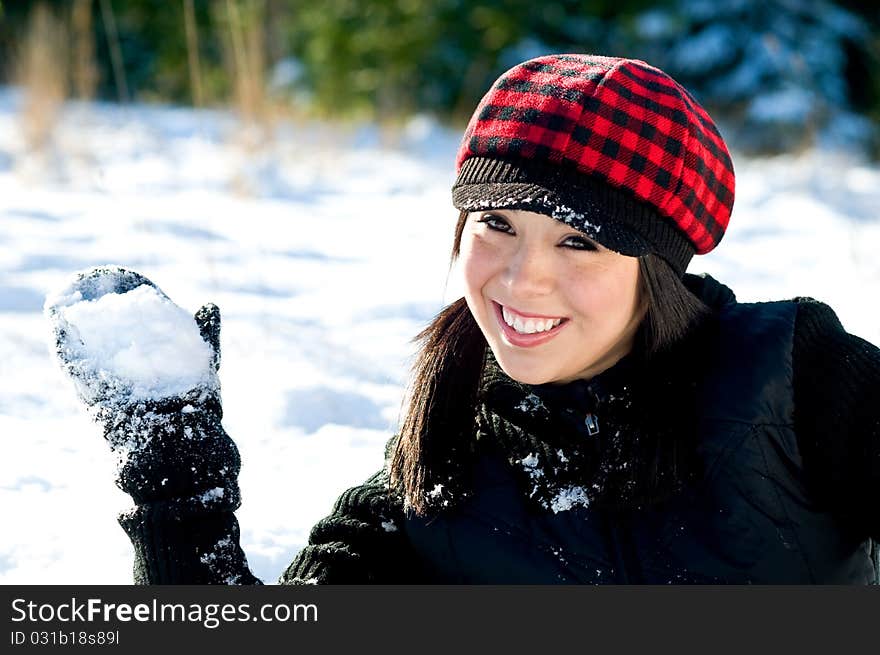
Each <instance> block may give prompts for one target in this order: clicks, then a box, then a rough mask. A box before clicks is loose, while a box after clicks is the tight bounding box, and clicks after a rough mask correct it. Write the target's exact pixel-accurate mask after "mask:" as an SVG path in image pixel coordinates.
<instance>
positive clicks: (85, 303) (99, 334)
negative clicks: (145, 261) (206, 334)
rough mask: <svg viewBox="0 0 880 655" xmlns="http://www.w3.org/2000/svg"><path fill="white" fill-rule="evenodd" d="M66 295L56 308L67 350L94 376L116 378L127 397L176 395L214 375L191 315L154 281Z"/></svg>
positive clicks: (206, 350) (202, 383)
mask: <svg viewBox="0 0 880 655" xmlns="http://www.w3.org/2000/svg"><path fill="white" fill-rule="evenodd" d="M69 300H70V301H72V302H71V304H69V305H67V306H62V307H59V309H58V311H59V314H60V317H61V318H62V319H63V320H64V321H65V322H66V323H67V324H68V325H67V328H68V338H69V344H68V345H69V348H70V351H71V352H70V353H69V354H70V355H72V356H73V358H75V359H77V360H79V361H80V363H81V364H82V366H83V368H84V369H86V370H91V371H92V372H94V373H95V374H96V375H97V376H98V377H99V378H104V379H106V378H111V379H117V380H119V381H120V382H121V383H122V384H123V385H124V386H125V387H127V388H129V389H130V395H129V399H130V400H133V401H137V400H142V399H161V398H167V397H172V396H178V395H181V394H183V393H185V392H187V391H190V390H192V389H194V388H196V387H198V386H205V385H206V384H207V383H208V382H209V381H210V380H211V378H212V377H213V375H214V369H213V364H212V357H213V352H212V350H211V347H210V346H209V345H208V344H207V343H206V342H205V341H204V339H202V336H201V334H200V333H199V328H198V325H196V322H195V320H194V319H193V317H192V316H190V315H189V314H188V313H187V312H185V311H184V310H183V309H181V308H180V307H178V306H177V305H175V304H174V303H172V302H171V301H170V300H169V299H168V298H167V297H165V296H163V295H162V294H161V292H159V291H158V290H157V289H156V288H155V287H152V286H149V285H141V286H139V287H136V288H135V289H132V290H131V291H128V292H126V293H106V294H104V295H101V296H100V297H98V298H97V299H95V300H79V301H76V298H74V297H70V298H69ZM77 342H79V343H77Z"/></svg>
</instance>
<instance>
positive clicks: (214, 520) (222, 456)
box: [118, 401, 262, 585]
mask: <svg viewBox="0 0 880 655" xmlns="http://www.w3.org/2000/svg"><path fill="white" fill-rule="evenodd" d="M178 407H179V405H178ZM163 409H165V410H166V411H165V412H164V413H163V416H164V418H165V420H163V421H160V422H158V423H157V422H155V420H154V421H151V424H154V425H158V426H161V429H159V430H155V429H153V428H151V427H147V428H144V427H143V426H140V430H142V431H143V430H144V429H146V430H147V436H148V437H149V440H150V443H151V444H152V447H153V452H152V453H151V456H150V458H149V461H147V460H145V459H143V458H141V459H140V460H139V461H138V462H137V465H136V466H133V467H128V468H127V469H125V468H124V469H123V474H122V475H121V476H120V480H119V482H118V484H120V486H122V487H123V489H124V490H126V491H128V492H129V493H130V494H131V496H132V498H133V499H134V500H135V506H134V507H133V508H132V509H131V510H129V511H127V512H124V513H123V514H120V515H119V517H118V521H119V524H120V525H121V526H122V528H123V530H125V532H126V534H128V537H129V539H131V543H132V546H133V547H134V582H135V584H144V585H154V584H226V585H246V584H262V582H261V581H260V580H259V578H257V577H256V576H254V575H253V573H251V571H250V569H249V568H248V563H247V559H246V557H245V554H244V552H243V551H242V549H241V547H240V546H239V536H240V533H239V527H238V521H237V519H236V518H235V514H234V511H235V510H236V509H238V507H239V506H240V505H241V494H240V492H239V489H238V481H237V480H238V472H239V468H240V458H239V455H238V450H237V448H236V446H235V444H234V443H233V441H232V440H231V439H230V438H229V436H228V435H227V434H226V432H225V431H224V430H223V427H222V426H221V423H220V421H221V409H220V404H219V401H217V402H216V403H205V404H204V405H202V406H201V407H199V408H197V409H194V408H193V406H192V405H189V406H188V409H187V411H186V412H181V411H179V410H178V409H177V407H173V408H163ZM174 410H177V411H174ZM142 434H143V433H142ZM189 444H195V448H192V447H191V446H190V445H189ZM181 472H182V473H181ZM165 489H167V490H168V491H165Z"/></svg>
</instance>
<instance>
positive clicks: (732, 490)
mask: <svg viewBox="0 0 880 655" xmlns="http://www.w3.org/2000/svg"><path fill="white" fill-rule="evenodd" d="M457 170H458V177H457V180H456V182H455V186H454V187H453V202H454V205H455V206H456V207H457V208H458V209H459V210H460V212H461V213H460V216H459V221H458V224H457V226H456V233H455V245H454V250H453V257H454V258H455V257H459V258H460V259H461V263H462V269H463V271H464V279H465V288H466V293H465V297H464V298H463V299H461V300H459V301H457V302H455V303H453V304H452V305H450V306H449V307H447V308H446V309H444V310H443V311H442V312H441V313H440V314H439V315H438V316H437V317H436V319H435V320H434V321H433V322H432V324H431V325H429V326H428V328H426V329H425V331H424V332H423V333H422V334H421V335H420V343H421V349H420V351H419V356H418V359H417V362H416V366H415V371H414V377H413V381H412V384H411V387H410V393H409V396H408V398H407V404H406V411H405V413H404V417H403V421H402V425H401V429H400V431H399V434H398V435H396V436H395V437H394V438H393V439H392V440H391V441H390V442H389V444H388V448H387V452H386V457H387V466H386V467H385V468H384V469H383V470H381V471H379V472H378V473H376V474H375V475H374V476H373V477H371V478H370V479H369V480H367V481H366V482H365V483H364V484H362V485H360V486H357V487H354V488H352V489H349V490H348V491H346V492H345V493H343V494H342V495H341V496H340V497H339V499H338V500H337V502H336V504H335V506H334V508H333V512H332V513H331V514H330V515H329V516H328V517H327V518H325V519H323V520H322V521H320V522H319V523H318V524H317V525H316V526H314V528H313V529H312V532H311V535H310V538H309V544H308V545H307V546H306V547H305V548H304V549H303V550H302V551H301V552H300V553H299V554H298V555H297V556H296V558H295V559H294V561H293V562H292V563H291V565H290V566H289V567H288V569H287V570H286V571H285V572H284V573H283V575H282V576H281V578H280V582H281V583H282V584H308V583H322V584H323V583H407V582H422V583H424V582H447V583H448V582H452V583H559V582H562V583H598V584H601V583H642V584H660V583H663V584H667V583H739V584H743V583H837V584H841V583H843V584H866V583H874V582H876V580H877V552H876V548H875V546H874V541H873V540H874V539H880V514H878V511H877V510H876V509H875V507H874V503H873V494H874V493H875V491H874V490H875V489H876V486H877V482H880V412H878V410H877V407H878V406H880V350H878V349H877V348H876V347H874V346H873V345H871V344H869V343H867V342H865V341H864V340H862V339H859V338H858V337H855V336H853V335H850V334H848V333H846V332H845V331H844V330H843V328H842V326H841V325H840V323H839V321H838V320H837V318H836V316H835V315H834V312H833V311H832V310H831V309H830V308H829V307H827V306H826V305H823V304H822V303H819V302H817V301H814V300H811V299H809V298H796V299H794V300H792V301H782V302H772V303H753V304H742V303H738V302H737V301H736V299H735V297H734V294H733V293H732V292H731V290H730V289H728V288H727V287H725V286H724V285H722V284H720V283H718V282H717V281H715V280H713V279H712V278H710V277H708V276H702V277H698V276H693V275H689V274H685V269H686V268H687V265H688V263H689V261H690V259H691V257H692V256H693V255H694V254H703V253H706V252H708V251H710V250H712V249H713V248H714V247H715V246H716V245H717V244H718V242H719V241H720V239H721V238H722V236H723V234H724V231H725V229H726V228H727V225H728V221H729V218H730V212H731V209H732V205H733V196H734V174H733V168H732V164H731V161H730V157H729V154H728V151H727V148H726V146H725V144H724V141H723V139H722V138H721V136H720V134H719V133H718V130H717V129H716V127H715V124H714V123H713V122H712V119H711V118H710V117H709V116H708V114H707V113H706V112H705V111H704V110H703V109H702V107H700V105H699V104H698V103H697V102H696V101H695V100H694V99H693V98H692V97H691V96H690V94H689V93H688V92H687V91H686V90H685V89H683V88H682V87H681V86H680V85H678V84H677V83H676V82H675V81H674V80H672V79H671V78H670V77H669V76H667V75H666V74H665V73H663V72H662V71H659V70H658V69H656V68H653V67H651V66H649V65H647V64H645V63H644V62H640V61H636V60H627V59H616V58H606V57H595V56H588V55H551V56H546V57H540V58H538V59H533V60H530V61H527V62H524V63H522V64H520V65H518V66H516V67H514V68H513V69H511V70H509V71H508V72H506V73H505V74H504V75H502V76H501V77H500V78H499V79H498V80H497V81H496V83H495V84H494V85H493V86H492V88H491V89H490V90H489V92H488V93H487V94H486V96H485V97H484V98H483V100H482V101H481V103H480V105H479V106H478V107H477V110H476V111H475V113H474V115H473V117H472V119H471V121H470V123H469V125H468V127H467V130H466V132H465V135H464V138H463V140H462V145H461V149H460V152H459V155H458V160H457ZM150 285H151V283H150V282H149V281H148V280H145V279H143V278H141V277H140V276H138V275H137V274H134V273H130V272H126V271H119V270H110V269H102V270H97V271H93V272H92V273H90V274H86V275H83V276H80V277H79V278H78V280H77V281H76V282H75V283H74V285H73V287H72V289H68V290H67V292H66V293H64V294H62V295H61V296H60V299H56V300H55V301H54V302H51V303H49V307H48V312H49V315H50V317H52V318H53V321H54V324H55V326H56V335H57V336H58V344H59V347H58V352H59V355H60V356H61V359H62V361H63V362H64V363H65V365H66V367H67V370H68V371H69V372H70V373H71V374H72V375H73V376H74V377H75V378H76V379H77V380H78V382H79V388H80V392H81V395H82V397H83V399H84V400H85V401H86V402H87V403H88V404H89V405H90V406H91V407H92V408H93V409H94V410H95V411H96V415H97V417H98V418H99V420H101V421H102V422H103V423H104V426H105V434H106V436H107V438H108V440H109V441H110V443H111V446H112V447H113V448H114V449H115V450H116V452H118V453H120V474H119V478H118V482H117V483H118V484H119V486H120V487H121V488H123V489H124V490H125V491H127V492H129V493H131V494H132V496H133V498H134V500H135V503H136V507H135V509H134V510H132V511H131V512H130V513H128V514H126V515H124V516H122V517H121V518H120V522H121V524H122V526H123V528H124V529H125V530H126V532H127V533H128V534H129V536H130V537H131V539H132V543H133V544H134V547H135V553H136V560H135V580H136V582H139V583H148V584H155V583H233V584H235V583H245V584H246V583H259V580H257V579H256V578H255V577H254V576H253V575H252V574H251V572H250V571H249V569H248V567H247V562H246V559H245V557H244V553H243V552H242V551H241V549H240V547H239V545H238V525H237V522H236V519H235V516H234V514H233V512H234V510H235V509H236V508H237V507H238V505H239V503H240V498H239V494H238V487H237V482H236V479H237V474H238V465H239V460H238V453H237V451H236V449H235V446H234V444H233V443H232V441H231V440H230V439H229V437H228V436H227V435H226V434H225V432H223V430H222V427H220V418H221V410H220V401H219V394H218V393H217V391H216V385H214V384H213V383H205V384H203V385H201V386H197V387H195V388H194V389H193V390H191V391H190V392H188V393H183V394H179V395H176V396H172V397H164V398H162V399H161V400H156V399H150V398H147V399H146V400H145V399H143V398H138V399H137V402H135V401H134V400H132V396H131V395H130V394H128V392H127V391H125V389H127V388H128V387H127V386H126V384H125V383H124V381H123V383H119V381H118V380H116V379H115V378H112V376H111V378H112V379H111V380H110V383H108V382H107V380H108V376H107V375H105V374H101V375H97V374H96V373H95V370H93V369H94V367H92V369H90V368H89V367H88V366H86V365H84V364H83V362H85V361H86V360H88V353H85V354H83V353H82V352H79V351H78V350H77V348H76V347H74V346H75V345H76V344H73V345H72V341H73V340H71V339H70V338H69V337H68V334H69V333H70V329H71V325H70V323H69V322H67V321H66V319H65V318H64V315H65V312H66V311H67V309H66V308H67V307H68V306H71V303H73V302H76V301H79V300H82V299H98V298H101V297H102V296H104V295H106V294H108V293H120V294H121V293H124V292H126V291H129V290H133V289H139V288H142V287H149V286H150ZM196 320H197V323H198V325H199V329H200V331H201V335H202V337H203V338H204V339H205V341H207V342H208V343H210V344H212V347H213V352H214V363H215V366H216V364H217V363H218V362H219V354H218V340H217V334H218V330H219V315H218V314H217V312H216V308H212V307H206V308H203V310H201V311H200V312H199V314H197V316H196ZM80 345H81V344H80ZM129 386H130V385H129ZM83 390H85V391H83ZM120 390H122V391H120ZM126 394H128V395H126Z"/></svg>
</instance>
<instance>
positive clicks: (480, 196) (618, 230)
mask: <svg viewBox="0 0 880 655" xmlns="http://www.w3.org/2000/svg"><path fill="white" fill-rule="evenodd" d="M452 202H453V204H454V205H455V207H456V208H457V209H460V210H464V211H480V210H488V209H521V210H526V211H533V212H537V213H540V214H546V215H548V216H552V217H553V218H555V219H557V220H559V221H562V222H563V223H565V224H567V225H570V226H571V227H573V228H574V229H576V230H578V231H580V232H583V233H584V234H586V235H587V236H588V237H590V238H591V239H593V240H595V241H597V242H598V243H600V244H602V245H603V246H605V247H606V248H608V249H610V250H613V251H615V252H618V253H620V254H622V255H628V256H630V257H638V256H640V255H645V254H647V253H655V254H657V255H659V256H660V257H662V258H663V259H665V260H666V261H667V262H669V263H670V264H671V265H672V267H673V268H674V269H675V271H676V272H677V273H678V274H679V275H684V271H685V269H686V268H687V265H688V263H689V262H690V260H691V257H693V255H694V254H695V252H696V249H695V247H694V245H693V244H692V243H691V241H690V240H689V239H688V238H687V237H686V236H685V235H684V234H683V233H682V232H681V231H680V230H679V229H678V228H677V227H676V226H675V225H673V224H672V222H671V221H669V220H668V219H665V218H664V217H662V216H660V215H659V214H658V212H657V211H656V209H654V207H653V206H651V205H649V204H647V203H645V202H642V201H640V200H638V199H636V198H634V197H633V196H632V194H630V193H628V192H627V191H626V190H625V189H618V188H616V187H614V186H612V185H610V184H608V183H607V182H606V181H604V180H601V179H599V178H598V177H596V176H591V175H585V174H584V173H583V172H579V171H574V170H568V169H566V168H565V167H563V166H560V165H558V164H551V163H548V162H544V161H540V160H526V159H518V160H508V159H503V158H496V157H485V156H474V157H469V158H468V159H466V160H465V161H464V162H463V163H462V166H461V170H460V171H459V174H458V179H456V181H455V184H454V185H453V187H452Z"/></svg>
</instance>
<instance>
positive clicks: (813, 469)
mask: <svg viewBox="0 0 880 655" xmlns="http://www.w3.org/2000/svg"><path fill="white" fill-rule="evenodd" d="M796 300H797V302H798V313H797V319H796V322H795V338H794V350H793V354H792V358H793V368H794V371H793V374H794V402H795V413H794V420H795V429H796V432H797V435H798V444H799V446H800V449H801V452H802V454H803V459H804V468H805V470H806V473H807V476H808V479H809V480H810V481H811V483H812V484H813V485H814V487H815V489H816V490H817V497H818V499H819V501H820V502H823V503H827V504H828V506H829V508H830V509H831V510H832V511H834V512H835V513H837V514H838V515H839V516H841V518H842V519H844V520H845V521H846V522H847V523H848V524H850V525H852V526H853V527H854V528H855V529H856V530H858V532H859V534H860V535H861V536H863V537H866V538H867V537H872V538H873V539H875V540H880V506H878V502H877V494H878V492H880V349H878V348H877V347H876V346H874V345H872V344H871V343H869V342H867V341H865V340H864V339H861V338H859V337H857V336H855V335H852V334H849V333H847V332H846V331H845V330H844V329H843V326H842V325H841V323H840V321H839V320H838V319H837V316H836V315H835V314H834V311H833V310H832V309H831V308H830V307H828V306H827V305H825V304H823V303H820V302H818V301H816V300H813V299H811V298H797V299H796Z"/></svg>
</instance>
